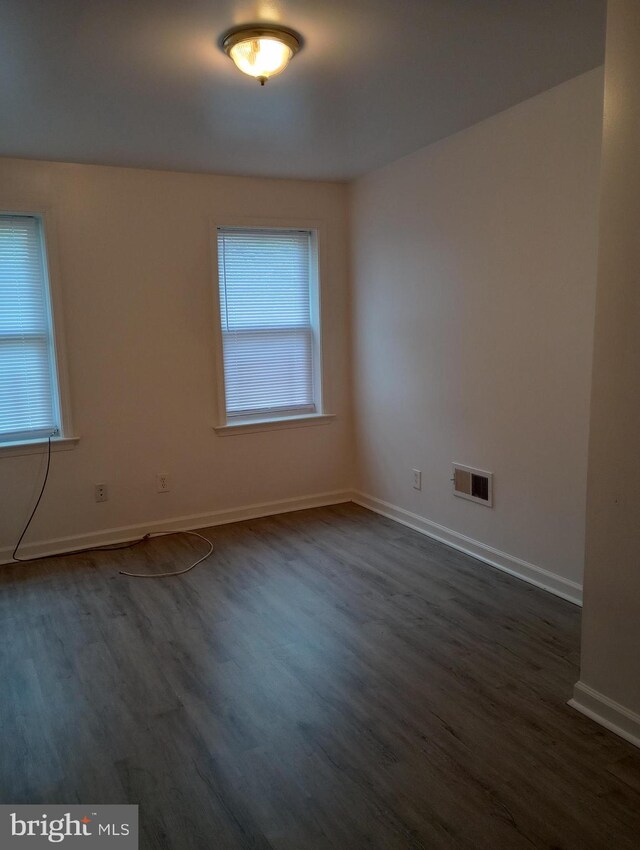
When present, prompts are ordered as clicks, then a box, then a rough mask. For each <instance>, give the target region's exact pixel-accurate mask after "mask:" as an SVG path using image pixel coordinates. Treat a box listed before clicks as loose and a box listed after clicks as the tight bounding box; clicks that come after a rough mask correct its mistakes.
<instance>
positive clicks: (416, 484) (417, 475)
mask: <svg viewBox="0 0 640 850" xmlns="http://www.w3.org/2000/svg"><path fill="white" fill-rule="evenodd" d="M412 472H413V489H414V490H422V471H421V470H420V469H413V470H412Z"/></svg>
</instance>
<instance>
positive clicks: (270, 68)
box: [220, 24, 302, 86]
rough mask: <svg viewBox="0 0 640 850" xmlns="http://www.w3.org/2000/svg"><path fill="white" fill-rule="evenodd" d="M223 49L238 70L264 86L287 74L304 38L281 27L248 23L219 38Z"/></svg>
mask: <svg viewBox="0 0 640 850" xmlns="http://www.w3.org/2000/svg"><path fill="white" fill-rule="evenodd" d="M220 47H221V48H222V49H223V50H224V52H225V53H226V54H227V56H228V57H229V58H230V59H231V60H232V61H233V62H234V63H235V65H236V67H237V68H238V70H239V71H242V73H243V74H248V75H249V76H250V77H255V79H256V80H258V82H259V83H260V85H261V86H263V85H264V84H265V83H266V81H267V80H268V79H269V78H270V77H275V75H276V74H279V73H280V72H281V71H284V69H285V68H286V67H287V65H288V64H289V60H290V59H291V58H292V57H293V56H295V54H296V53H297V52H298V50H300V48H301V47H302V38H301V36H300V35H298V33H297V32H294V30H291V29H288V28H287V27H281V26H279V25H278V24H247V25H245V26H241V27H234V28H233V29H230V30H228V31H227V32H226V33H225V34H224V35H223V36H222V38H221V39H220Z"/></svg>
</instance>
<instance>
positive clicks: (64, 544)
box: [0, 490, 353, 565]
mask: <svg viewBox="0 0 640 850" xmlns="http://www.w3.org/2000/svg"><path fill="white" fill-rule="evenodd" d="M352 495H353V494H352V493H351V491H350V490H335V491H333V492H331V493H318V494H316V495H314V496H300V497H297V498H294V499H281V500H279V501H277V502H262V503H261V504H257V505H246V506H244V507H240V508H229V509H228V510H223V511H213V512H212V513H204V514H191V515H190V516H181V517H174V518H172V519H164V520H158V521H155V522H154V521H150V522H145V523H138V524H137V525H123V526H120V527H119V528H108V529H102V530H101V531H94V532H91V533H89V534H77V535H73V536H71V537H56V538H54V539H51V540H43V541H39V542H37V543H26V544H25V545H24V546H21V547H20V555H22V556H23V557H25V558H44V557H46V556H48V555H61V554H64V552H71V551H74V550H76V549H91V548H92V547H94V546H110V545H111V544H112V543H127V542H129V541H131V540H137V539H138V538H140V537H142V536H144V535H145V534H147V533H154V532H156V531H192V530H193V529H196V528H207V527H208V526H211V525H225V524H226V523H230V522H240V521H242V520H245V519H256V518H258V517H263V516H272V515H273V514H283V513H289V512H290V511H302V510H305V509H306V508H320V507H323V506H324V505H337V504H340V503H342V502H350V501H351V499H352ZM12 552H13V549H12V548H11V547H6V548H4V549H0V565H2V564H11V563H15V562H14V561H12V559H11V554H12Z"/></svg>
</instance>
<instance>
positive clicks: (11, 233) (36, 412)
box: [0, 215, 60, 444]
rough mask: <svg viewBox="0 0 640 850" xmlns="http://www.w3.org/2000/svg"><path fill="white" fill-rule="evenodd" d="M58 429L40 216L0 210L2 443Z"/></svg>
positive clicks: (48, 302) (58, 420)
mask: <svg viewBox="0 0 640 850" xmlns="http://www.w3.org/2000/svg"><path fill="white" fill-rule="evenodd" d="M59 431H60V404H59V398H58V385H57V379H56V357H55V348H54V340H53V328H52V320H51V305H50V301H49V286H48V279H47V266H46V257H45V248H44V237H43V227H42V222H41V221H40V219H39V218H37V217H35V216H30V215H0V444H2V443H8V442H19V441H22V440H34V439H37V438H38V437H47V436H53V435H55V434H58V433H59Z"/></svg>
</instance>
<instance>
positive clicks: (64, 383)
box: [0, 204, 78, 457]
mask: <svg viewBox="0 0 640 850" xmlns="http://www.w3.org/2000/svg"><path fill="white" fill-rule="evenodd" d="M0 216H31V217H33V218H36V219H37V220H38V222H39V226H40V235H41V239H42V245H41V248H42V258H43V268H44V276H45V299H46V304H47V314H48V321H49V330H50V334H51V349H50V350H51V355H50V356H51V372H52V379H53V382H54V386H53V392H54V404H55V405H56V408H57V413H58V418H59V433H58V434H57V435H56V436H54V437H52V438H51V447H52V449H53V450H54V451H60V450H63V451H64V450H67V449H70V448H74V446H75V445H76V444H77V442H78V439H77V437H74V436H73V429H72V420H71V405H70V401H69V379H68V371H67V360H66V347H65V342H64V338H65V335H64V320H63V315H62V297H61V291H60V282H59V281H60V275H59V263H58V251H57V240H56V221H55V215H54V213H53V211H52V209H51V208H50V207H38V206H33V205H24V204H11V205H6V206H5V205H3V206H2V207H0ZM47 444H48V438H47V437H34V438H28V437H24V438H20V439H17V440H12V441H6V442H0V457H2V456H14V455H22V454H39V453H42V452H45V451H47Z"/></svg>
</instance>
